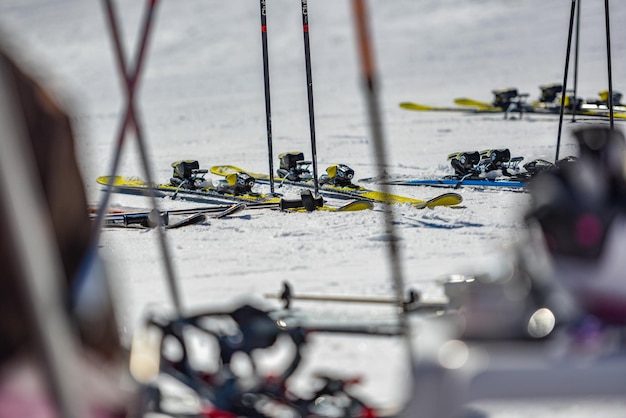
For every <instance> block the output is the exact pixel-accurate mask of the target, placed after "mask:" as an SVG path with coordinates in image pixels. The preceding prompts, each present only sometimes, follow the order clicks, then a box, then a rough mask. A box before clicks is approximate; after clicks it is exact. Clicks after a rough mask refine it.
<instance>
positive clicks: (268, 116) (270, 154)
mask: <svg viewBox="0 0 626 418" xmlns="http://www.w3.org/2000/svg"><path fill="white" fill-rule="evenodd" d="M260 7H261V42H262V44H263V78H264V80H265V126H266V127H267V161H268V163H269V170H270V173H269V174H270V193H271V194H275V193H274V151H273V146H272V108H271V105H270V66H269V56H268V48H267V5H266V0H261V1H260Z"/></svg>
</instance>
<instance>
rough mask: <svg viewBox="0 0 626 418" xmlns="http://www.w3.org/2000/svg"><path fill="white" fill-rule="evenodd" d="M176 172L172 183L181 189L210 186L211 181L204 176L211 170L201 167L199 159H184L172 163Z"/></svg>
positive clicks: (171, 180)
mask: <svg viewBox="0 0 626 418" xmlns="http://www.w3.org/2000/svg"><path fill="white" fill-rule="evenodd" d="M172 167H173V168H174V174H173V175H172V177H171V178H170V184H171V185H172V186H176V187H178V188H179V189H189V190H196V189H205V188H207V187H209V186H210V184H209V182H208V181H207V180H206V179H205V178H204V176H205V175H206V173H208V172H209V170H206V169H200V164H199V163H198V161H197V160H182V161H174V162H173V163H172Z"/></svg>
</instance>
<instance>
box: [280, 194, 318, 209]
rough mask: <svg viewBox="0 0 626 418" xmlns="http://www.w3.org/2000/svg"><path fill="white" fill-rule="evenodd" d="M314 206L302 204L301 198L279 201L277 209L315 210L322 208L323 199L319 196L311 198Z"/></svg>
mask: <svg viewBox="0 0 626 418" xmlns="http://www.w3.org/2000/svg"><path fill="white" fill-rule="evenodd" d="M313 203H314V205H313V206H312V205H309V204H308V202H306V203H305V202H304V201H303V199H302V198H300V199H284V198H283V199H280V203H279V204H278V207H279V208H280V210H289V209H300V208H306V209H307V210H308V211H312V210H315V208H316V207H321V206H324V199H323V198H322V197H321V196H318V197H315V198H313Z"/></svg>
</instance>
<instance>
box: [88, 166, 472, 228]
mask: <svg viewBox="0 0 626 418" xmlns="http://www.w3.org/2000/svg"><path fill="white" fill-rule="evenodd" d="M211 172H212V173H213V174H216V175H221V176H227V175H229V174H231V173H245V174H247V175H249V176H251V177H253V178H254V179H255V181H257V182H259V183H265V182H269V181H270V179H269V176H268V175H264V174H258V173H252V172H248V171H245V170H243V169H240V168H238V167H235V166H231V165H222V166H214V167H212V168H211ZM276 181H277V182H281V183H289V184H293V185H295V186H299V187H302V188H305V189H312V188H313V187H314V185H313V182H312V181H307V182H290V181H289V180H286V179H282V178H277V179H276ZM97 182H98V183H99V184H102V185H105V186H108V185H110V186H111V187H112V190H113V191H115V192H118V193H127V194H140V195H145V194H149V193H155V194H156V195H157V196H159V197H165V196H170V197H172V196H173V197H180V198H182V199H185V200H190V201H196V202H202V203H211V204H218V205H219V204H225V203H229V202H233V201H234V202H241V203H245V206H246V208H250V209H252V208H258V209H262V208H269V209H279V210H288V211H313V210H323V211H333V212H348V211H359V210H366V209H372V208H373V204H374V203H377V202H379V203H405V204H409V205H412V206H414V207H415V208H417V209H424V208H433V207H436V206H456V205H458V204H460V203H461V202H462V201H463V198H462V197H461V196H460V195H459V194H457V193H443V194H440V195H438V196H435V197H434V198H432V199H428V200H420V199H413V198H410V197H405V196H398V195H392V194H384V193H382V192H380V191H376V190H369V189H366V188H364V187H362V186H352V187H340V186H334V185H324V186H323V187H322V188H321V190H320V194H321V195H323V196H327V197H332V198H341V199H350V201H349V202H348V203H346V204H344V205H342V206H339V207H336V206H329V205H326V204H325V202H324V200H323V198H320V197H313V196H312V193H311V191H310V190H302V192H301V193H302V194H301V199H296V200H288V199H284V198H281V197H273V196H267V195H263V194H258V193H252V192H248V193H241V194H235V193H228V192H224V191H219V190H218V189H217V188H214V187H212V186H207V187H203V188H198V189H185V188H181V187H178V186H174V185H172V184H157V185H155V186H154V187H153V188H150V187H148V185H147V184H146V182H145V181H143V180H141V179H138V178H130V177H121V176H116V177H115V178H114V179H113V181H112V182H111V178H110V177H108V176H102V177H98V179H97ZM217 210H218V211H219V210H226V207H221V208H218V209H217ZM170 213H172V212H170ZM204 213H208V211H205V212H204ZM146 216H147V215H146ZM124 222H125V221H124V220H123V219H122V220H118V223H120V224H123V223H124ZM126 222H127V221H126Z"/></svg>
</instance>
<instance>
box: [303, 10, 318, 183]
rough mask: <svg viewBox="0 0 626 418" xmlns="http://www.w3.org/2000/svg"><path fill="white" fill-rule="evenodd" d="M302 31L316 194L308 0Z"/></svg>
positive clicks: (315, 179) (315, 146)
mask: <svg viewBox="0 0 626 418" xmlns="http://www.w3.org/2000/svg"><path fill="white" fill-rule="evenodd" d="M302 33H303V34H304V61H305V65H306V82H307V94H308V98H309V127H310V129H311V162H312V165H313V184H314V185H315V195H318V194H319V181H318V178H317V145H316V143H315V114H314V111H313V77H312V75H311V47H310V45H309V7H308V4H307V0H302Z"/></svg>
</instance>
